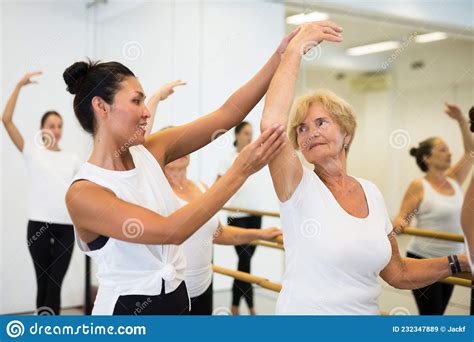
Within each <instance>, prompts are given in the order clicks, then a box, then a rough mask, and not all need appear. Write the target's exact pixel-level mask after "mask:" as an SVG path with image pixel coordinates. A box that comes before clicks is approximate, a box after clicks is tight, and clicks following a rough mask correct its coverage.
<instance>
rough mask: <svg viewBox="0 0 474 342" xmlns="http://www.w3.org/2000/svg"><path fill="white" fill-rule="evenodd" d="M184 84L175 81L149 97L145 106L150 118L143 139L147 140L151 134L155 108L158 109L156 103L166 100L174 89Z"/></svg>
mask: <svg viewBox="0 0 474 342" xmlns="http://www.w3.org/2000/svg"><path fill="white" fill-rule="evenodd" d="M185 84H186V82H184V81H181V80H176V81H173V82H170V83H166V84H165V85H163V86H161V87H160V89H158V91H157V92H156V93H154V94H153V95H152V96H151V98H150V100H149V101H148V103H147V104H146V106H147V108H148V110H149V111H150V114H151V117H150V119H149V120H148V123H147V125H146V132H145V138H148V136H149V135H150V133H151V129H152V128H153V123H154V122H155V117H156V108H157V107H158V103H160V102H161V101H164V100H166V99H167V98H168V96H170V95H171V94H174V88H175V87H179V86H183V85H185Z"/></svg>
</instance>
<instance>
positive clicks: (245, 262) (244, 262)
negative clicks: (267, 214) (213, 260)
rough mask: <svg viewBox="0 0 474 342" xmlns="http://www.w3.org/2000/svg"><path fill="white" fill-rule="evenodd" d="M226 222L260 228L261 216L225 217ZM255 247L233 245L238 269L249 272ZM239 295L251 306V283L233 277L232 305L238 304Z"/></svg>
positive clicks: (244, 226) (238, 225)
mask: <svg viewBox="0 0 474 342" xmlns="http://www.w3.org/2000/svg"><path fill="white" fill-rule="evenodd" d="M227 224H228V225H230V226H236V227H241V228H260V227H261V226H262V217H261V216H247V217H229V218H227ZM255 248H256V246H252V245H238V246H235V251H236V252H237V256H238V258H239V265H238V267H237V269H238V270H239V271H242V272H247V273H250V261H251V259H252V256H253V253H255ZM241 297H244V298H245V301H246V302H247V305H248V307H249V308H253V287H252V284H250V283H247V282H245V281H241V280H237V279H235V280H234V285H233V286H232V305H234V306H239V304H240V298H241Z"/></svg>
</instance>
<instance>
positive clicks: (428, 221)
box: [407, 177, 464, 258]
mask: <svg viewBox="0 0 474 342" xmlns="http://www.w3.org/2000/svg"><path fill="white" fill-rule="evenodd" d="M447 180H448V182H449V183H450V184H451V186H452V187H453V188H454V191H455V192H454V195H450V196H446V195H443V194H440V193H439V192H438V191H436V190H435V189H434V188H433V187H432V186H431V184H430V183H429V182H428V181H427V180H426V179H424V178H422V179H421V183H422V184H423V191H424V194H423V199H422V201H421V203H420V206H419V208H418V211H417V213H416V215H415V217H416V220H417V227H419V228H426V229H431V230H436V231H443V232H449V233H455V234H462V233H463V232H462V227H461V209H462V202H463V193H462V189H461V187H460V186H459V184H458V183H457V182H456V181H455V180H453V179H451V178H449V177H448V178H447ZM407 250H408V251H409V252H411V253H414V254H416V255H419V256H421V257H423V258H438V257H443V256H447V255H450V254H461V253H463V252H464V243H462V242H454V241H446V240H441V239H431V238H425V237H419V236H416V237H413V238H412V239H411V241H410V243H409V244H408V247H407Z"/></svg>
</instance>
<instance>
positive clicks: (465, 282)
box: [212, 265, 472, 292]
mask: <svg viewBox="0 0 474 342" xmlns="http://www.w3.org/2000/svg"><path fill="white" fill-rule="evenodd" d="M212 269H213V270H214V272H216V273H219V274H223V275H226V276H229V277H232V278H235V279H238V280H241V281H245V282H247V283H252V284H257V285H259V286H260V287H263V288H265V289H268V290H272V291H275V292H280V291H281V284H278V283H273V282H271V281H269V280H268V279H265V278H262V277H257V276H255V275H253V274H250V273H246V272H241V271H236V270H231V269H229V268H225V267H221V266H217V265H212ZM469 277H470V275H469V274H467V273H461V274H460V275H459V276H458V277H447V278H444V279H443V280H441V282H443V283H446V284H452V285H459V286H464V287H471V286H472V280H471V279H469Z"/></svg>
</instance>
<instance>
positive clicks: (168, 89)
mask: <svg viewBox="0 0 474 342" xmlns="http://www.w3.org/2000/svg"><path fill="white" fill-rule="evenodd" d="M183 85H186V82H184V81H182V80H176V81H173V82H170V83H166V84H165V85H163V86H161V87H160V89H158V94H159V99H160V101H163V100H166V99H167V98H168V96H170V95H172V94H174V88H176V87H179V86H183Z"/></svg>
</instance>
